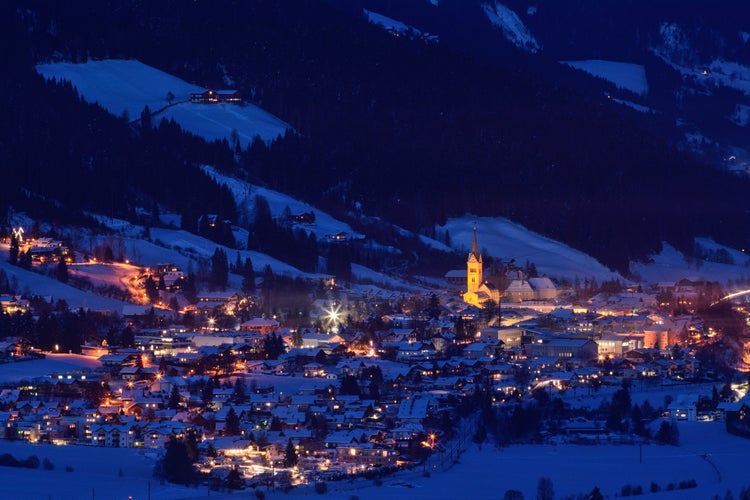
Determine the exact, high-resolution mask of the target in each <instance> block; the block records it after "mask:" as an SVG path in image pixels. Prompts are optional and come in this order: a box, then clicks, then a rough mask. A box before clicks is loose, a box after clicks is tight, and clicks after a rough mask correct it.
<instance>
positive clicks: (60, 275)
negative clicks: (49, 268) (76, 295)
mask: <svg viewBox="0 0 750 500" xmlns="http://www.w3.org/2000/svg"><path fill="white" fill-rule="evenodd" d="M57 280H58V281H60V282H62V283H67V282H68V264H67V263H66V262H65V259H60V262H58V263H57Z"/></svg>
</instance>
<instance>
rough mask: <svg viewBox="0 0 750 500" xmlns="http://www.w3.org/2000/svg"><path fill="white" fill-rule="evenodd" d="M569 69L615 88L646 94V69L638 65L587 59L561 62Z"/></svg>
mask: <svg viewBox="0 0 750 500" xmlns="http://www.w3.org/2000/svg"><path fill="white" fill-rule="evenodd" d="M561 62H562V63H563V64H567V65H568V66H570V67H571V68H575V69H578V70H581V71H584V72H586V73H588V74H590V75H593V76H596V77H599V78H603V79H604V80H607V81H608V82H612V83H613V84H615V85H616V86H617V87H619V88H621V89H625V90H629V91H631V92H633V93H635V94H638V95H646V94H647V93H648V81H647V80H646V69H645V68H644V67H643V66H641V65H640V64H631V63H624V62H616V61H603V60H601V59H589V60H585V61H561Z"/></svg>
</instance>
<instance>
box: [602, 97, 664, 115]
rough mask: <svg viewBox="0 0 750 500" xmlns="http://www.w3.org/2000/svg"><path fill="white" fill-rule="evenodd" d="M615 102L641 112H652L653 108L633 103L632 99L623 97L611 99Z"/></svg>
mask: <svg viewBox="0 0 750 500" xmlns="http://www.w3.org/2000/svg"><path fill="white" fill-rule="evenodd" d="M612 100H613V101H615V102H616V103H617V104H622V105H623V106H627V107H629V108H633V109H634V110H636V111H640V112H641V113H653V112H654V110H653V109H652V108H649V107H648V106H644V105H642V104H638V103H635V102H633V101H628V100H625V99H612Z"/></svg>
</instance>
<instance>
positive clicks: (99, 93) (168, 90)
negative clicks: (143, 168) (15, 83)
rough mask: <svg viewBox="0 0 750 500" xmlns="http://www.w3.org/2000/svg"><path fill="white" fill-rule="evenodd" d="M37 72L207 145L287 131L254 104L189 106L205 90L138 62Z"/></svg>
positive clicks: (45, 67) (58, 66) (48, 67)
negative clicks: (166, 122) (146, 113)
mask: <svg viewBox="0 0 750 500" xmlns="http://www.w3.org/2000/svg"><path fill="white" fill-rule="evenodd" d="M36 69H37V71H38V72H39V73H41V74H42V75H44V76H45V77H46V78H57V79H58V80H59V79H63V80H68V81H70V82H71V83H72V84H73V86H74V87H76V89H77V90H78V93H79V94H80V95H81V97H83V98H84V99H86V100H87V101H89V102H92V103H94V102H95V103H98V104H100V105H101V106H102V107H104V108H105V109H106V110H107V111H109V112H110V113H112V114H114V115H115V116H121V115H123V114H127V116H128V117H129V118H130V119H131V120H133V119H138V118H139V117H140V115H141V112H142V111H143V109H144V107H145V106H148V107H149V110H150V111H151V113H152V114H153V118H152V122H153V123H154V124H157V123H158V121H159V120H160V119H161V118H162V117H163V118H166V119H174V120H175V121H176V122H177V123H178V124H180V126H181V127H182V128H183V129H185V130H186V131H188V132H191V133H193V134H195V135H198V136H201V137H204V138H205V139H207V140H209V141H213V140H215V139H227V140H231V138H232V134H233V133H235V134H237V135H236V137H237V138H238V139H239V142H240V145H241V146H242V147H243V148H244V147H247V146H248V145H249V144H250V143H251V142H252V141H253V139H254V138H255V136H259V137H260V138H261V139H263V140H266V141H270V140H273V139H275V138H276V137H277V136H279V135H283V134H284V132H285V131H286V130H287V129H288V128H289V126H288V125H287V124H286V123H284V122H283V121H281V120H279V119H278V118H276V117H275V116H273V115H271V114H270V113H268V112H266V111H264V110H262V109H260V108H259V107H257V106H255V105H253V104H249V103H243V104H223V103H222V104H196V103H191V102H190V94H192V93H196V92H203V91H204V90H206V89H204V88H203V87H199V86H197V85H192V84H190V83H187V82H185V81H183V80H180V79H179V78H177V77H175V76H172V75H170V74H168V73H165V72H163V71H159V70H158V69H156V68H152V67H151V66H148V65H146V64H143V63H141V62H140V61H135V60H117V59H107V60H101V61H89V62H86V63H81V64H74V63H65V62H61V63H52V64H40V65H38V66H37V67H36Z"/></svg>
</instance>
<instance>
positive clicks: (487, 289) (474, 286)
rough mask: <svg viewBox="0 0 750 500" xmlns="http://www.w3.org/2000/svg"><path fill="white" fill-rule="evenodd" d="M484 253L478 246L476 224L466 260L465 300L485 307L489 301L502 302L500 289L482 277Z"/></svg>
mask: <svg viewBox="0 0 750 500" xmlns="http://www.w3.org/2000/svg"><path fill="white" fill-rule="evenodd" d="M482 271H483V265H482V254H480V253H479V247H478V246H477V227H476V226H474V239H473V240H472V242H471V253H469V258H468V259H467V260H466V293H464V295H463V299H464V302H466V303H467V304H471V305H473V306H477V307H484V304H485V303H486V302H487V301H492V302H494V303H496V304H497V303H499V302H500V290H498V288H497V287H496V286H495V285H493V284H492V283H489V282H486V281H484V280H483V279H482Z"/></svg>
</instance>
